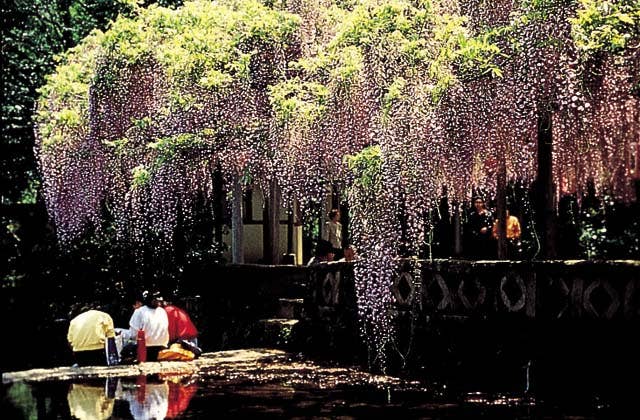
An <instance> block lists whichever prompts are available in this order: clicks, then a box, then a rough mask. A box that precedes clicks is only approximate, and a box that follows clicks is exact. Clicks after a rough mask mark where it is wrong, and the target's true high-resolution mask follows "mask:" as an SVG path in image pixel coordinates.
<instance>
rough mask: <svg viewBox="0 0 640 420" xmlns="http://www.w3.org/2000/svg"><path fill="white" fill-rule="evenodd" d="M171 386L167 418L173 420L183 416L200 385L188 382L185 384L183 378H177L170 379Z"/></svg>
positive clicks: (168, 382)
mask: <svg viewBox="0 0 640 420" xmlns="http://www.w3.org/2000/svg"><path fill="white" fill-rule="evenodd" d="M167 384H168V385H169V407H168V408H167V418H168V419H173V418H176V417H178V416H179V415H180V414H182V413H183V412H184V411H185V410H186V409H187V407H189V403H190V402H191V398H193V396H194V395H195V393H196V392H197V391H198V384H197V383H192V382H187V383H183V381H182V378H180V377H175V378H169V379H168V381H167Z"/></svg>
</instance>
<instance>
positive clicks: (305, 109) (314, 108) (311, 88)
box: [269, 79, 329, 122]
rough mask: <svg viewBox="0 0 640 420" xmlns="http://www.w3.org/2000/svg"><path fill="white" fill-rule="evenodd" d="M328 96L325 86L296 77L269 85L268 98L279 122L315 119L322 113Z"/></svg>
mask: <svg viewBox="0 0 640 420" xmlns="http://www.w3.org/2000/svg"><path fill="white" fill-rule="evenodd" d="M328 96H329V90H328V89H327V87H326V86H324V85H322V84H320V83H315V82H303V81H300V80H298V79H291V80H287V81H285V82H282V83H278V84H277V85H274V86H270V87H269V100H270V102H271V106H272V107H273V110H274V112H275V115H276V119H277V120H278V121H280V122H285V121H289V120H297V121H313V120H315V119H316V118H318V117H319V116H321V115H322V114H323V113H324V111H325V109H326V103H327V97H328Z"/></svg>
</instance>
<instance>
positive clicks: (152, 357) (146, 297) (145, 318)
mask: <svg viewBox="0 0 640 420" xmlns="http://www.w3.org/2000/svg"><path fill="white" fill-rule="evenodd" d="M162 300H163V299H162V296H160V293H158V292H155V293H150V292H149V291H147V290H145V291H144V292H142V293H141V294H140V295H137V296H136V297H135V298H134V304H133V307H134V311H133V314H132V315H131V319H130V320H129V329H128V330H124V332H123V334H124V335H123V338H124V339H125V340H127V341H129V342H131V343H134V342H136V339H137V337H138V331H139V330H142V331H144V334H145V342H146V346H147V361H156V360H158V352H159V351H160V350H162V349H165V348H167V345H168V344H169V318H168V317H167V311H165V310H164V308H163V307H162V306H161V303H162Z"/></svg>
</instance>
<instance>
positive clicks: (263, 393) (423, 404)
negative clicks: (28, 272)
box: [2, 352, 614, 419]
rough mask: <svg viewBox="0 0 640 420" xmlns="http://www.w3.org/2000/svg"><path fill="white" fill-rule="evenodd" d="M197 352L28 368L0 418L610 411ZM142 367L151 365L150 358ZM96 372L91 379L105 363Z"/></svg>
mask: <svg viewBox="0 0 640 420" xmlns="http://www.w3.org/2000/svg"><path fill="white" fill-rule="evenodd" d="M203 356H204V361H202V362H201V363H202V364H201V365H199V368H198V370H197V372H196V373H176V372H175V371H172V370H171V369H166V368H158V369H155V373H149V374H144V375H132V376H127V375H120V376H110V377H90V376H92V374H96V372H93V371H91V370H90V369H91V368H87V369H89V370H82V371H78V375H76V376H77V377H76V378H72V379H65V380H44V379H43V377H42V376H41V377H37V376H36V375H32V376H31V377H32V378H33V379H36V380H29V379H26V380H16V381H13V382H10V383H5V385H4V386H3V409H2V413H3V415H2V417H3V419H22V418H24V419H132V418H133V419H165V418H166V419H211V418H256V417H258V418H265V417H266V418H272V417H273V418H275V417H277V418H343V419H349V418H371V417H385V418H394V417H395V418H397V419H401V418H402V419H404V418H491V419H502V418H504V419H512V418H532V419H533V418H536V419H537V418H574V419H582V418H584V419H587V418H610V415H611V414H612V413H613V411H612V410H613V409H614V407H612V406H610V405H607V404H605V403H602V402H599V401H598V400H597V399H596V400H590V399H586V400H583V401H581V403H580V404H579V405H574V406H558V405H557V404H553V403H549V402H545V401H538V400H536V398H535V396H534V395H531V394H527V395H525V394H524V393H520V394H518V393H492V394H488V393H483V392H475V391H472V392H460V391H453V390H449V389H448V388H447V387H446V386H445V385H443V384H435V383H427V382H421V381H414V380H403V379H400V378H397V377H392V376H384V375H373V374H369V373H367V372H364V371H363V370H361V369H358V368H355V367H344V366H336V365H331V364H327V363H323V364H319V363H316V362H313V361H311V360H308V359H305V358H303V357H302V356H298V355H290V354H278V355H276V356H273V355H270V356H269V357H255V355H252V356H251V357H243V355H242V353H241V352H239V353H238V354H236V355H234V358H233V359H230V358H219V357H217V356H216V354H211V355H209V356H206V355H203ZM146 365H148V366H147V367H148V368H149V367H150V368H151V370H149V372H154V369H153V365H154V364H152V363H149V364H146ZM155 365H159V364H155ZM165 366H166V365H165ZM103 369H104V368H103ZM66 372H68V371H66ZM97 372H98V373H97V375H98V376H100V375H101V374H102V373H104V372H105V370H102V371H97ZM101 372H102V373H101ZM65 375H66V376H65ZM65 375H60V376H59V377H63V376H65V377H68V375H67V374H66V373H65ZM3 382H7V381H6V380H5V376H4V375H3Z"/></svg>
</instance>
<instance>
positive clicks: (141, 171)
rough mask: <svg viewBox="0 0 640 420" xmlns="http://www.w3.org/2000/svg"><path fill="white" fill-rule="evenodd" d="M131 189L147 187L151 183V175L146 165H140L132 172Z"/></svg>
mask: <svg viewBox="0 0 640 420" xmlns="http://www.w3.org/2000/svg"><path fill="white" fill-rule="evenodd" d="M131 179H132V182H131V188H140V187H144V186H146V185H147V184H148V183H149V181H151V174H150V173H149V170H148V169H147V168H145V167H144V165H138V166H136V167H135V168H133V170H132V171H131Z"/></svg>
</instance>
